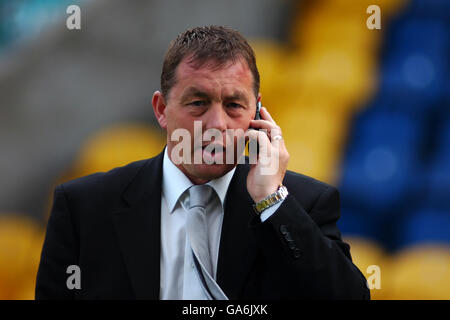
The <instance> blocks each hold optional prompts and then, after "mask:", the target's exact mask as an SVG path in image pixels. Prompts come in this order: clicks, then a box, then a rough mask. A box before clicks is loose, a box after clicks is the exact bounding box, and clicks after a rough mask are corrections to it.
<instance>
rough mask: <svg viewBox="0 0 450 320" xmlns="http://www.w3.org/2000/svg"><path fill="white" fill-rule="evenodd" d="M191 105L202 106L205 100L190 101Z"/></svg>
mask: <svg viewBox="0 0 450 320" xmlns="http://www.w3.org/2000/svg"><path fill="white" fill-rule="evenodd" d="M189 105H190V106H194V107H201V106H204V105H205V101H202V100H197V101H192V102H190V103H189Z"/></svg>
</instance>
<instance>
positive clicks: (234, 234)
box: [217, 164, 259, 299]
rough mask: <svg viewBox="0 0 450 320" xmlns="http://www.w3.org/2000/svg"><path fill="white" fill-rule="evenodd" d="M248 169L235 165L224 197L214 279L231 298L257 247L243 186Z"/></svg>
mask: <svg viewBox="0 0 450 320" xmlns="http://www.w3.org/2000/svg"><path fill="white" fill-rule="evenodd" d="M248 171H249V166H248V165H243V164H242V165H238V166H237V167H236V172H235V173H234V176H233V179H232V180H231V182H230V186H229V188H228V192H227V196H226V199H225V213H224V219H223V225H222V234H221V240H220V250H219V261H218V266H217V282H218V284H219V285H220V287H221V288H222V289H223V291H224V292H225V293H226V295H227V296H228V298H230V299H238V298H240V297H241V291H242V289H243V286H244V284H245V282H246V280H247V278H248V275H249V273H250V271H251V269H252V267H253V265H254V263H255V258H256V256H257V253H258V248H259V247H258V245H257V243H256V241H255V239H254V237H253V236H252V234H251V232H250V230H249V223H250V220H251V219H252V218H254V215H255V213H254V212H253V207H252V206H253V200H252V198H251V197H250V195H249V193H248V191H247V187H246V186H247V175H248Z"/></svg>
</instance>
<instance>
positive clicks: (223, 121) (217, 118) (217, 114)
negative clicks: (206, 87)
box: [205, 103, 227, 132]
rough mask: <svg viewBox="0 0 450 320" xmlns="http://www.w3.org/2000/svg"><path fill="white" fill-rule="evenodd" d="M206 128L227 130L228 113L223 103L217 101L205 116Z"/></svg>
mask: <svg viewBox="0 0 450 320" xmlns="http://www.w3.org/2000/svg"><path fill="white" fill-rule="evenodd" d="M205 122H206V123H205V129H206V130H208V129H217V130H220V132H225V130H226V129H227V114H226V112H225V110H224V109H223V108H222V104H220V103H215V104H214V105H213V106H212V107H211V108H210V109H209V110H208V113H207V115H206V118H205Z"/></svg>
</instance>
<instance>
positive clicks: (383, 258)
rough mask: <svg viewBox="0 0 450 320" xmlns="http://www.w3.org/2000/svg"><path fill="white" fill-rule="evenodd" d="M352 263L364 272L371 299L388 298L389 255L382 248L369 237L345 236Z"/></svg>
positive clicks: (389, 284) (389, 288)
mask: <svg viewBox="0 0 450 320" xmlns="http://www.w3.org/2000/svg"><path fill="white" fill-rule="evenodd" d="M343 238H344V241H345V242H347V243H348V244H349V245H350V252H351V255H352V259H353V263H354V264H355V265H356V266H357V267H358V268H359V270H360V271H361V272H362V273H363V274H364V276H365V277H366V280H367V282H368V284H369V288H370V296H371V299H372V300H386V299H389V294H390V290H391V280H390V277H391V270H390V257H389V255H387V254H386V252H385V251H384V249H383V248H382V247H381V246H379V245H378V244H377V243H375V242H374V241H372V240H369V239H363V238H357V237H346V236H345V235H344V237H343Z"/></svg>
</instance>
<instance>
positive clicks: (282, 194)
mask: <svg viewBox="0 0 450 320" xmlns="http://www.w3.org/2000/svg"><path fill="white" fill-rule="evenodd" d="M288 194H289V192H288V190H287V188H286V187H285V186H283V185H282V184H280V186H279V187H278V189H277V191H276V192H274V193H272V194H269V195H268V196H267V197H265V198H264V199H262V200H261V201H259V202H257V203H255V204H254V205H253V209H254V210H255V212H256V214H257V215H260V214H261V213H262V212H263V211H264V210H266V209H267V208H270V207H271V206H273V205H275V204H277V203H278V202H280V201H283V200H284V199H286V197H287V195H288Z"/></svg>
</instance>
